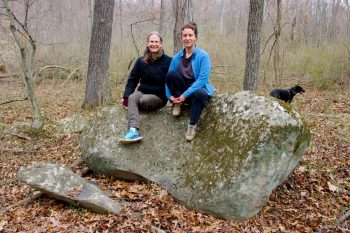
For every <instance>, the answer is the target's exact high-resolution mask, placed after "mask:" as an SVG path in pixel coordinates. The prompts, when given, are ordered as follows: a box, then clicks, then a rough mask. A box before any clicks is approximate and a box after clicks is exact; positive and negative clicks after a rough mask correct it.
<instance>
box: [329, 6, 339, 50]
mask: <svg viewBox="0 0 350 233" xmlns="http://www.w3.org/2000/svg"><path fill="white" fill-rule="evenodd" d="M340 2H341V1H340V0H337V1H335V0H334V1H333V4H332V16H331V22H330V27H329V29H330V30H329V35H328V40H329V41H330V42H332V43H334V42H335V40H336V33H337V15H338V10H339V6H340Z"/></svg>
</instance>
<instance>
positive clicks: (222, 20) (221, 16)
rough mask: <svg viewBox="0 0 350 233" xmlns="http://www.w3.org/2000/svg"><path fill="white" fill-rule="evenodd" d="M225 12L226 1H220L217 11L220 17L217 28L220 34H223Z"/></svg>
mask: <svg viewBox="0 0 350 233" xmlns="http://www.w3.org/2000/svg"><path fill="white" fill-rule="evenodd" d="M225 10H226V0H221V1H220V11H219V15H220V19H219V20H220V24H219V25H220V26H219V31H220V33H221V34H223V33H224V20H225V13H224V12H225Z"/></svg>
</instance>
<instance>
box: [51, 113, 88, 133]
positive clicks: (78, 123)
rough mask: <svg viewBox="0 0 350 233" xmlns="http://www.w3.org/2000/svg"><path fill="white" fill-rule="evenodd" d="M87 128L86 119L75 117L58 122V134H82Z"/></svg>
mask: <svg viewBox="0 0 350 233" xmlns="http://www.w3.org/2000/svg"><path fill="white" fill-rule="evenodd" d="M86 126H87V122H86V120H85V119H84V117H82V116H80V115H73V116H71V117H67V118H65V119H63V120H61V121H59V122H58V126H57V132H58V133H80V132H82V131H83V129H84V128H85V127H86Z"/></svg>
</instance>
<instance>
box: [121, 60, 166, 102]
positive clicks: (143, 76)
mask: <svg viewBox="0 0 350 233" xmlns="http://www.w3.org/2000/svg"><path fill="white" fill-rule="evenodd" d="M170 62H171V57H169V56H167V55H165V54H163V55H162V56H161V57H160V58H159V59H157V60H156V61H154V62H149V63H148V64H146V63H144V62H143V57H139V58H138V59H137V61H136V63H135V65H134V67H133V68H132V70H131V73H130V76H129V79H128V82H127V84H126V87H125V91H124V95H123V98H128V97H129V96H130V95H131V94H132V93H133V92H134V91H135V89H136V87H137V85H138V84H139V83H140V85H139V87H138V90H139V91H141V92H142V93H144V94H154V95H156V96H158V97H159V98H161V99H163V100H164V101H166V96H165V77H166V74H167V73H168V69H169V65H170Z"/></svg>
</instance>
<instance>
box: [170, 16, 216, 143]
mask: <svg viewBox="0 0 350 233" xmlns="http://www.w3.org/2000/svg"><path fill="white" fill-rule="evenodd" d="M181 38H182V43H183V45H184V49H183V50H182V51H180V52H178V53H177V54H175V56H174V57H173V59H172V61H171V63H170V67H169V71H168V74H167V78H166V88H165V89H166V96H167V98H168V99H169V100H170V102H172V103H173V105H174V107H173V111H172V115H173V116H180V114H181V105H182V104H184V103H185V102H186V103H188V104H190V105H191V117H190V121H189V124H188V129H187V133H186V140H187V141H192V140H193V138H194V136H195V131H196V126H197V123H198V120H199V117H200V115H201V113H202V111H203V108H204V106H205V104H206V103H207V101H208V99H209V97H210V96H212V95H213V94H214V92H215V91H216V89H215V88H214V87H213V86H211V85H210V83H209V77H210V69H211V62H210V57H209V55H208V53H207V52H206V51H204V50H203V49H200V48H198V47H196V41H197V38H198V30H197V25H196V24H195V23H194V22H190V23H188V24H186V25H185V26H183V27H182V30H181Z"/></svg>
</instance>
